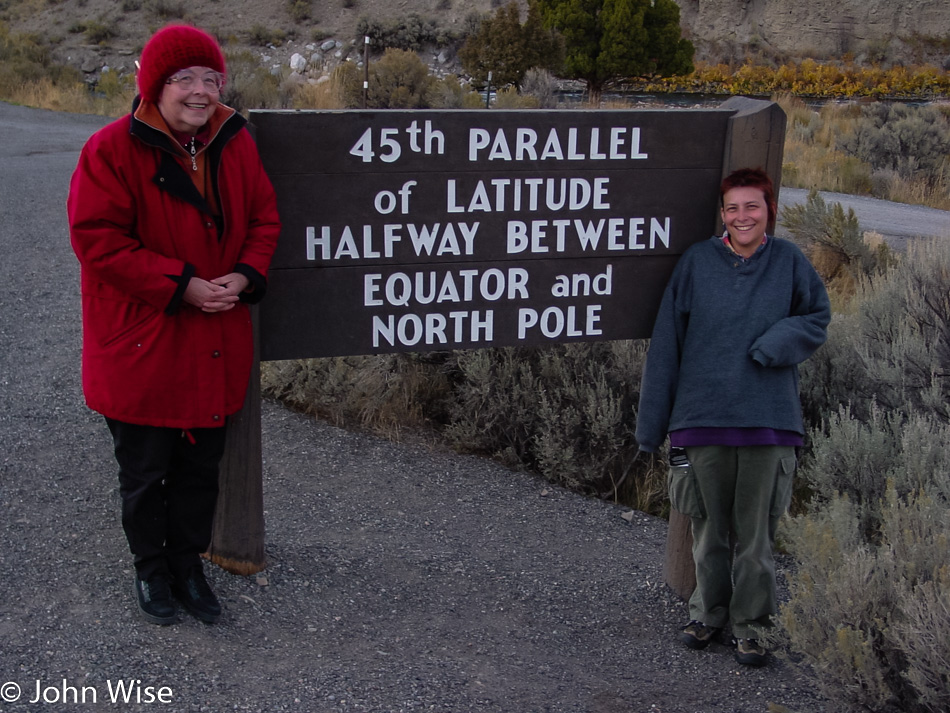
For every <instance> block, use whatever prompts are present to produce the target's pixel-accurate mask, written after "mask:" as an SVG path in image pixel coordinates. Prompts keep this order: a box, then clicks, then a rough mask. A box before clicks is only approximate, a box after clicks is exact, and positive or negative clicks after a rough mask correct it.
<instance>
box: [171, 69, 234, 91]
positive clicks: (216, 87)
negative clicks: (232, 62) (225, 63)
mask: <svg viewBox="0 0 950 713" xmlns="http://www.w3.org/2000/svg"><path fill="white" fill-rule="evenodd" d="M198 81H200V82H201V84H202V86H203V87H204V89H205V91H206V92H208V93H209V94H217V93H218V92H220V91H221V87H223V86H224V75H223V74H220V73H219V72H208V74H206V75H204V76H203V77H196V76H195V75H194V74H192V73H191V72H177V73H176V74H173V75H172V76H170V77H169V78H168V79H167V80H165V84H177V85H178V86H179V87H181V88H182V89H184V90H185V91H186V92H188V91H191V90H192V89H194V88H195V83H196V82H198Z"/></svg>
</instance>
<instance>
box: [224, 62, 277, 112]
mask: <svg viewBox="0 0 950 713" xmlns="http://www.w3.org/2000/svg"><path fill="white" fill-rule="evenodd" d="M227 64H228V80H227V82H226V83H225V85H224V89H223V90H222V92H221V101H222V102H223V103H225V104H227V105H228V106H230V107H234V108H235V109H237V110H238V111H246V110H248V109H268V108H269V109H277V108H282V107H284V106H286V105H287V102H289V101H290V98H289V97H288V96H286V95H285V93H282V84H281V78H280V77H278V76H276V75H274V74H272V73H271V72H269V71H267V70H266V69H265V68H264V67H262V66H261V63H260V61H259V60H258V58H257V57H256V56H255V55H254V54H253V53H251V52H247V51H244V52H230V53H228V54H227Z"/></svg>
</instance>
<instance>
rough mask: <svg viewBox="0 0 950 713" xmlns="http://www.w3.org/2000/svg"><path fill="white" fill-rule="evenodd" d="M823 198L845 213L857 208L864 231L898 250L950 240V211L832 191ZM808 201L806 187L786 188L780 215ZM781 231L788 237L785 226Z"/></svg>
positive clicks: (783, 193) (781, 196)
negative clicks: (922, 241) (913, 243)
mask: <svg viewBox="0 0 950 713" xmlns="http://www.w3.org/2000/svg"><path fill="white" fill-rule="evenodd" d="M821 197H822V198H823V199H824V201H825V203H826V204H828V205H831V204H832V203H840V204H841V205H842V207H843V208H844V209H845V211H847V210H848V209H849V208H852V209H854V213H855V215H856V216H857V218H858V224H859V225H860V226H861V229H862V230H865V231H868V230H873V231H875V232H878V233H880V234H881V235H883V236H884V237H885V238H887V240H888V242H889V243H890V244H891V246H892V247H894V248H895V249H897V250H903V249H905V248H906V246H907V243H908V242H909V241H911V240H915V239H917V238H947V239H948V240H950V211H945V210H936V209H935V208H924V207H922V206H915V205H907V204H904V203H890V202H888V201H882V200H878V199H876V198H866V197H864V196H849V195H847V194H844V193H831V192H829V191H822V193H821ZM807 199H808V191H806V190H805V189H803V188H782V190H781V191H779V215H781V210H782V208H783V207H785V206H788V205H793V204H796V203H805V202H806V201H807ZM777 232H778V234H779V235H783V234H786V232H785V231H784V229H782V228H781V227H780V228H779V229H778V230H777Z"/></svg>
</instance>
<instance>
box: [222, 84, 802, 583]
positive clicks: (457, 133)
mask: <svg viewBox="0 0 950 713" xmlns="http://www.w3.org/2000/svg"><path fill="white" fill-rule="evenodd" d="M251 125H252V129H254V131H255V134H256V138H257V143H258V148H259V149H260V153H261V158H262V160H263V161H264V165H265V167H266V169H267V171H268V174H269V175H270V177H271V179H272V180H273V182H274V185H275V187H276V189H277V200H278V207H279V209H280V214H281V219H282V220H283V224H284V228H283V231H282V234H281V238H280V243H279V246H278V249H277V253H276V255H275V259H274V262H273V264H272V267H271V270H270V274H269V276H268V280H269V286H268V295H267V298H266V299H265V300H264V301H263V302H262V303H261V306H260V308H259V310H260V312H259V315H258V317H259V319H255V328H256V329H255V334H257V333H258V332H259V334H260V336H259V340H258V344H259V352H260V359H263V360H272V359H294V358H309V357H320V356H342V355H350V354H354V355H355V354H377V353H378V354H382V353H388V352H402V351H426V350H434V349H454V348H470V347H493V346H511V345H519V344H523V345H537V344H545V343H550V342H556V341H572V340H574V341H592V340H602V339H624V338H639V337H648V336H649V335H650V331H651V329H652V325H653V319H654V316H655V314H656V310H657V307H658V306H659V302H660V298H661V295H662V292H663V288H664V286H665V284H666V282H667V279H668V278H669V275H670V273H671V272H672V270H673V267H674V265H675V264H676V261H677V259H678V258H679V256H680V255H681V254H682V253H683V252H684V251H685V250H686V248H687V247H688V246H689V245H690V244H692V243H694V242H696V241H699V240H704V239H706V238H708V237H709V236H710V235H712V234H714V233H715V232H716V231H717V230H718V229H719V228H720V227H721V226H720V224H719V209H718V186H719V182H720V180H721V178H722V177H723V176H724V175H726V174H728V173H730V172H731V171H733V170H734V169H737V168H743V167H756V166H760V167H762V168H764V169H765V170H766V172H767V173H768V174H769V175H770V176H771V178H772V181H773V182H774V183H775V186H776V188H778V186H779V185H780V184H781V172H782V150H783V145H784V140H785V114H784V112H783V111H782V109H781V108H780V107H779V106H778V105H777V104H774V103H772V102H768V101H763V100H756V99H747V98H745V97H734V98H732V99H730V100H728V101H727V102H725V103H724V104H723V105H722V106H721V107H720V108H719V109H712V110H682V109H678V110H671V111H553V112H539V111H530V112H514V111H451V112H436V111H406V112H401V111H340V112H273V111H252V112H251ZM773 227H774V226H770V229H772V228H773ZM255 309H258V308H256V307H255ZM667 544H668V547H667V562H666V565H665V567H664V575H665V578H666V581H667V583H668V584H669V585H670V586H671V587H672V588H673V589H674V591H676V592H677V593H679V594H680V595H681V596H683V597H688V596H689V593H690V592H691V591H692V588H693V585H694V581H695V580H694V575H693V571H694V570H693V563H692V556H691V553H690V545H691V538H690V533H689V518H687V517H686V516H684V515H681V514H680V513H677V512H676V511H673V512H672V513H671V514H670V530H669V536H668V543H667ZM209 554H210V556H211V558H212V559H213V560H214V561H215V562H217V563H219V564H220V565H221V566H222V567H225V568H226V569H228V570H229V571H231V572H237V573H241V574H248V573H250V572H256V571H259V570H260V569H262V568H263V567H264V566H265V564H266V562H265V559H264V512H263V488H262V462H261V403H260V378H259V361H258V360H255V370H254V372H253V375H252V377H251V383H250V388H249V389H248V393H247V398H246V400H245V404H244V408H243V409H242V411H241V412H240V413H238V414H237V415H236V416H235V417H233V418H232V419H231V420H230V425H229V428H228V441H227V447H226V453H225V458H224V460H223V461H222V467H221V490H220V493H219V496H218V514H217V516H216V518H215V529H214V537H213V541H212V547H211V549H210V552H209Z"/></svg>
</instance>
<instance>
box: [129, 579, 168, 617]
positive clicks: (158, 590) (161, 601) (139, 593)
mask: <svg viewBox="0 0 950 713" xmlns="http://www.w3.org/2000/svg"><path fill="white" fill-rule="evenodd" d="M135 596H136V598H137V599H138V602H139V611H141V612H142V616H144V617H145V618H146V619H147V620H148V621H150V622H152V623H153V624H161V625H165V624H174V623H175V622H176V621H177V620H178V607H177V606H175V600H174V599H172V592H171V588H170V587H169V586H168V579H167V578H166V577H165V576H164V575H161V574H156V575H153V576H152V578H151V579H149V580H148V581H145V580H143V579H141V578H139V576H138V575H136V577H135Z"/></svg>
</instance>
